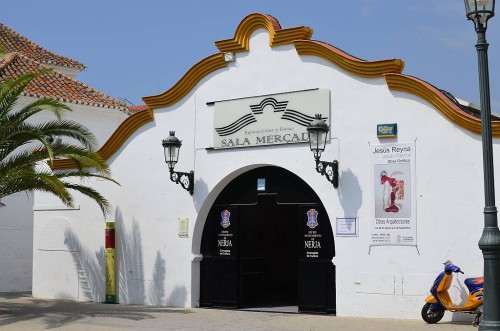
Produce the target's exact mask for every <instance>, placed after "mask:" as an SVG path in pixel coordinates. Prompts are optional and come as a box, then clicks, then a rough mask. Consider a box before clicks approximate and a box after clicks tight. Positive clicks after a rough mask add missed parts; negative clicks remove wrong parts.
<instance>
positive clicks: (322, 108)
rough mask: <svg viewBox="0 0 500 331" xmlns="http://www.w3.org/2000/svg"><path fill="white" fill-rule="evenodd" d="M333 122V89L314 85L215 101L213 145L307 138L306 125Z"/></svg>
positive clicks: (225, 146) (279, 142)
mask: <svg viewBox="0 0 500 331" xmlns="http://www.w3.org/2000/svg"><path fill="white" fill-rule="evenodd" d="M315 114H320V115H321V117H322V118H323V119H324V120H325V121H326V123H327V124H328V125H330V91H329V90H326V89H314V90H306V91H298V92H288V93H280V94H272V95H264V96H258V97H249V98H242V99H235V100H225V101H217V102H215V108H214V148H216V149H218V148H236V147H251V146H263V145H276V144H295V143H305V142H308V141H309V140H308V136H307V130H306V127H307V126H308V125H309V124H310V123H311V122H312V121H313V120H314V115H315Z"/></svg>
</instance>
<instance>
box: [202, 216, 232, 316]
mask: <svg viewBox="0 0 500 331" xmlns="http://www.w3.org/2000/svg"><path fill="white" fill-rule="evenodd" d="M207 222H210V223H209V224H205V227H206V230H205V231H204V233H203V236H207V237H206V238H205V237H204V238H202V243H203V245H204V247H202V252H203V260H202V261H201V270H200V271H201V277H202V279H201V284H200V285H201V291H200V305H201V306H205V307H212V306H213V307H225V308H238V307H239V300H238V295H239V293H238V287H239V284H238V279H239V270H238V255H239V252H238V246H239V244H238V232H239V231H238V230H239V224H238V208H237V207H230V206H216V207H215V208H213V209H212V212H211V214H210V216H209V218H208V219H207Z"/></svg>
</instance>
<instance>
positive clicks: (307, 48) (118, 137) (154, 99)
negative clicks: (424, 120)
mask: <svg viewBox="0 0 500 331" xmlns="http://www.w3.org/2000/svg"><path fill="white" fill-rule="evenodd" d="M259 28H264V29H267V31H269V45H270V46H271V47H273V46H277V45H286V44H293V45H294V46H295V48H296V50H297V53H298V54H299V55H313V56H317V57H320V58H323V59H325V60H327V61H330V62H332V63H334V64H336V65H338V66H339V67H341V68H343V69H344V70H346V71H348V72H351V73H353V74H355V75H357V76H360V77H367V78H376V77H382V76H384V77H385V79H386V82H387V85H388V86H389V89H391V90H394V91H403V92H407V93H410V94H413V95H416V96H418V97H420V98H422V99H423V100H426V101H427V102H429V103H430V104H432V105H433V106H434V107H436V108H437V109H438V110H439V111H440V112H441V113H442V114H443V115H444V116H446V117H447V118H449V119H450V120H451V121H452V122H453V123H456V124H457V125H459V126H461V127H463V128H465V129H467V130H470V131H472V132H474V133H478V134H480V133H481V121H480V120H479V119H477V118H475V117H473V116H471V115H469V114H467V113H465V112H464V111H462V110H461V109H460V108H459V107H458V106H457V105H455V104H454V103H453V102H452V101H451V100H450V99H449V98H447V97H446V96H445V95H444V94H443V93H441V91H439V90H438V89H436V88H435V87H434V86H432V85H430V84H428V83H426V82H424V81H422V80H419V79H417V78H413V77H409V76H405V75H402V74H401V73H402V71H403V68H404V62H403V61H402V60H400V59H389V60H380V61H365V60H361V59H359V58H356V57H354V56H352V55H350V54H347V53H345V52H343V51H341V50H340V49H338V48H336V47H334V46H332V45H329V44H326V43H323V42H320V41H311V40H310V38H311V36H312V33H313V30H312V29H310V28H308V27H304V26H301V27H296V28H290V29H283V28H282V27H281V25H280V23H279V22H278V20H277V19H276V18H274V17H272V16H270V15H263V14H251V15H248V16H247V17H245V18H244V19H243V20H242V21H241V23H240V24H239V25H238V27H237V28H236V31H235V34H234V37H233V38H232V39H226V40H220V41H217V42H216V43H215V45H216V46H217V48H218V49H219V51H220V53H217V54H214V55H211V56H209V57H207V58H205V59H203V60H201V61H200V62H198V63H196V64H195V65H194V66H193V67H192V68H191V69H189V71H187V72H186V74H185V75H184V76H183V77H182V78H181V79H180V80H179V81H178V82H177V83H176V84H175V85H174V86H173V87H171V88H170V89H169V90H167V91H165V92H164V93H162V94H159V95H153V96H146V97H143V100H144V102H145V103H146V104H147V106H148V108H149V109H148V110H147V111H143V112H139V113H137V114H135V115H133V116H131V117H129V118H128V119H127V120H125V121H124V122H123V123H122V124H121V125H120V126H119V127H118V129H117V130H116V131H115V133H113V135H112V136H111V137H110V138H109V139H108V141H107V142H106V143H105V144H104V145H103V146H102V148H101V149H100V150H99V151H98V153H99V154H100V155H101V156H102V157H103V159H104V160H108V159H109V158H110V157H111V156H113V154H114V153H116V151H117V150H118V149H119V148H120V147H121V146H122V145H123V143H125V141H126V140H127V139H128V138H129V137H130V136H131V135H132V134H133V133H134V132H135V131H136V130H137V129H138V128H140V127H141V126H142V125H144V124H146V123H148V122H150V121H153V119H154V114H153V110H154V109H156V108H162V107H167V106H170V105H173V104H175V103H177V102H178V101H180V100H181V99H182V98H184V97H185V96H186V95H187V94H188V93H189V92H190V91H191V90H192V89H193V88H194V87H195V86H196V84H198V83H199V82H200V81H201V80H202V79H203V78H204V77H206V76H207V75H209V74H210V73H212V72H214V71H216V70H218V69H222V68H225V67H226V66H227V63H226V62H225V61H224V52H242V51H248V50H249V41H250V36H251V34H252V33H253V32H254V31H255V30H257V29H259ZM492 130H493V136H494V137H500V121H496V122H493V123H492ZM74 166H75V165H74V163H73V162H72V161H70V160H55V161H54V163H53V165H52V169H54V170H56V169H71V168H74Z"/></svg>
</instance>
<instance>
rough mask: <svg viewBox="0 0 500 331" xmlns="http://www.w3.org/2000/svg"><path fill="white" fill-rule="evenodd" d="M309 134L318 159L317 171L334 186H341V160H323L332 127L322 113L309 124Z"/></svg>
mask: <svg viewBox="0 0 500 331" xmlns="http://www.w3.org/2000/svg"><path fill="white" fill-rule="evenodd" d="M306 129H307V134H308V135H309V145H310V148H311V151H312V152H313V154H314V160H316V171H317V172H319V173H320V174H321V175H324V176H325V177H326V179H327V180H328V181H329V182H330V183H332V184H333V187H335V188H337V187H339V162H338V161H337V160H334V161H333V162H325V161H321V160H320V158H321V153H322V152H323V151H324V150H325V145H326V138H327V136H328V131H330V127H329V126H328V124H326V122H325V120H324V119H322V118H321V115H320V114H316V118H315V119H314V120H313V121H312V122H311V123H310V124H309V125H308V126H307V128H306Z"/></svg>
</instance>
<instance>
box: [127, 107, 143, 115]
mask: <svg viewBox="0 0 500 331" xmlns="http://www.w3.org/2000/svg"><path fill="white" fill-rule="evenodd" d="M128 110H129V111H130V113H132V114H135V113H138V112H140V111H145V110H148V105H137V106H129V107H128Z"/></svg>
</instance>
